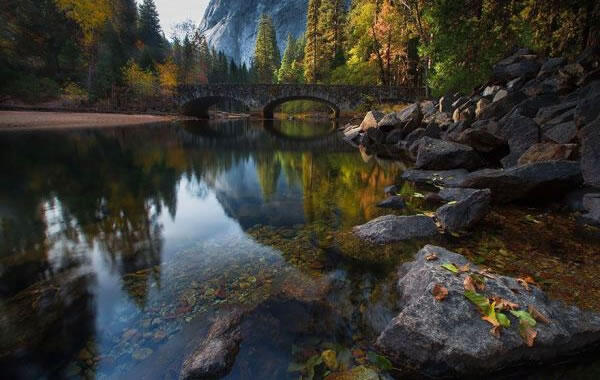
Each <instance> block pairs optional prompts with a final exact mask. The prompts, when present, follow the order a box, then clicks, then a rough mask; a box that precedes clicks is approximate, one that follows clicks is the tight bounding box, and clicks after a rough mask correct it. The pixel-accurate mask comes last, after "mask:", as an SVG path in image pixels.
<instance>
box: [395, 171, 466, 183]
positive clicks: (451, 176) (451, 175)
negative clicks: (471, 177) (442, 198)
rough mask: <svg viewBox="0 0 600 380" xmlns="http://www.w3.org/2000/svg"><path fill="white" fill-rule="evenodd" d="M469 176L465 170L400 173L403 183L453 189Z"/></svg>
mask: <svg viewBox="0 0 600 380" xmlns="http://www.w3.org/2000/svg"><path fill="white" fill-rule="evenodd" d="M468 174H469V172H468V171H466V170H465V169H455V170H419V169H408V170H405V171H404V173H402V179H403V180H405V181H409V182H413V183H419V184H435V185H440V186H445V187H455V186H458V185H459V184H461V183H462V182H463V181H464V179H465V178H466V177H467V175H468Z"/></svg>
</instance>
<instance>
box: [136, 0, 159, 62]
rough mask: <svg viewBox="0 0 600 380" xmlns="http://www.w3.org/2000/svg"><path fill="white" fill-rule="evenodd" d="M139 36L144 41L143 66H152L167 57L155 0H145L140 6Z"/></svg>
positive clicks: (141, 60)
mask: <svg viewBox="0 0 600 380" xmlns="http://www.w3.org/2000/svg"><path fill="white" fill-rule="evenodd" d="M138 37H139V40H140V41H141V42H142V43H143V51H142V58H141V59H140V63H141V66H142V68H144V69H146V68H150V67H152V65H153V63H154V62H161V63H162V62H163V61H164V59H165V44H164V38H163V34H162V30H161V28H160V21H159V19H158V11H157V10H156V4H154V0H143V2H142V4H140V7H139V25H138Z"/></svg>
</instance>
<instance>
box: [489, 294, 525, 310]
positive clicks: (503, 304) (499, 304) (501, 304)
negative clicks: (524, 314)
mask: <svg viewBox="0 0 600 380" xmlns="http://www.w3.org/2000/svg"><path fill="white" fill-rule="evenodd" d="M492 299H493V300H494V302H496V309H498V310H516V309H518V308H519V305H518V304H516V303H514V302H510V301H509V300H506V299H504V298H501V297H498V296H494V297H492Z"/></svg>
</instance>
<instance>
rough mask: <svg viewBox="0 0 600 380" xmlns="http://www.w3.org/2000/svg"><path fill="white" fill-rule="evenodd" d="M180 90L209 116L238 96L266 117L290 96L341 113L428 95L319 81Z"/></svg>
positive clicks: (198, 112) (181, 99)
mask: <svg viewBox="0 0 600 380" xmlns="http://www.w3.org/2000/svg"><path fill="white" fill-rule="evenodd" d="M178 93H179V95H178V100H177V101H178V103H179V106H181V107H182V108H183V112H184V113H185V114H187V115H192V116H198V117H203V118H207V117H208V108H209V107H210V106H212V105H215V104H217V103H219V102H221V101H228V100H234V101H236V102H239V103H241V104H244V105H245V106H246V107H247V108H248V110H249V111H251V112H257V113H260V114H262V116H263V117H264V118H265V119H272V118H273V111H274V110H275V108H276V107H277V106H278V105H280V104H283V103H285V102H288V101H290V100H314V101H318V102H322V103H325V104H327V105H328V106H329V107H330V108H331V110H332V111H333V113H334V114H335V116H336V117H337V116H339V113H340V112H341V111H351V110H353V109H355V108H356V107H357V106H358V105H360V104H361V103H363V102H365V101H367V100H370V101H378V102H386V101H395V102H414V101H415V100H416V99H417V98H419V97H422V96H424V90H423V89H420V88H406V87H383V86H346V85H339V86H338V85H318V84H317V85H314V84H283V85H270V84H239V85H237V84H210V85H200V86H184V87H180V88H179V91H178Z"/></svg>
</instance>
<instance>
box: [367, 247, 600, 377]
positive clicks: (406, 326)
mask: <svg viewBox="0 0 600 380" xmlns="http://www.w3.org/2000/svg"><path fill="white" fill-rule="evenodd" d="M432 255H435V256H436V257H437V259H436V260H431V257H432ZM446 263H454V264H455V265H456V266H459V267H460V266H464V265H467V264H470V269H469V272H468V273H461V274H458V275H455V274H453V273H451V272H450V271H448V270H446V269H444V268H442V266H441V265H442V264H446ZM479 269H480V268H478V267H477V266H475V265H473V264H471V263H469V261H468V260H467V259H466V258H465V257H464V256H461V255H459V254H457V253H453V252H450V251H447V250H445V249H443V248H440V247H435V246H431V245H427V246H425V247H424V248H423V249H421V250H420V251H419V253H418V254H417V256H416V259H415V261H413V262H411V263H408V264H405V265H403V266H402V267H401V269H400V270H399V271H398V275H399V281H398V292H399V298H400V308H401V312H400V313H399V314H398V315H397V316H396V317H395V318H394V319H392V321H391V322H390V323H389V324H388V326H387V327H386V328H385V330H384V331H383V332H382V333H381V335H379V338H378V339H377V343H376V344H377V347H378V349H379V350H380V351H381V352H382V353H384V354H385V355H387V356H388V357H389V358H390V359H391V360H392V362H393V363H394V364H396V365H398V366H401V365H402V366H408V367H411V368H414V369H415V370H417V371H420V372H421V373H423V374H424V375H426V376H432V377H467V376H474V377H481V376H482V375H483V374H485V373H491V372H497V371H500V370H505V369H506V368H510V367H517V366H522V365H530V364H541V363H545V362H552V361H554V360H556V359H558V358H559V357H561V356H563V355H568V354H572V353H575V352H578V351H580V350H583V349H586V348H589V347H590V346H591V345H594V344H597V343H598V342H600V316H599V315H598V314H592V313H588V312H583V311H581V310H579V309H578V308H576V307H569V306H565V305H564V304H562V303H560V302H557V301H553V300H550V299H549V298H548V297H547V296H546V295H545V294H544V292H542V291H541V290H540V289H538V288H537V287H535V286H533V285H528V288H529V291H528V290H526V289H525V288H524V287H523V286H522V285H520V284H519V283H518V282H517V280H516V279H515V278H512V277H505V276H496V275H494V276H491V277H492V278H488V277H486V278H485V289H484V290H479V292H480V293H481V294H482V295H484V296H485V297H493V296H496V297H500V298H502V299H504V300H507V301H509V302H512V303H515V304H516V305H517V306H513V307H515V308H516V309H517V310H528V308H529V307H533V308H534V309H535V310H536V311H537V312H539V313H540V314H541V316H540V315H538V316H537V318H536V319H537V320H538V321H537V323H536V325H535V326H534V327H531V328H530V330H529V331H530V332H531V331H535V333H536V334H537V335H536V336H535V338H534V340H533V342H532V345H531V346H528V344H526V342H525V341H524V339H523V338H522V337H521V336H520V333H519V326H520V323H519V320H518V319H517V318H516V317H515V316H514V315H513V314H511V313H510V312H508V311H504V312H503V313H504V315H506V316H507V318H508V319H509V320H510V326H509V327H505V328H501V329H500V330H499V335H498V336H497V337H496V336H494V335H492V333H491V331H490V329H491V327H492V325H491V324H490V323H488V322H486V321H484V320H483V319H482V318H481V313H480V311H479V310H478V308H477V307H476V306H475V305H474V304H473V303H471V302H470V301H469V300H468V299H467V298H466V297H465V289H464V281H465V278H466V276H467V275H469V274H470V273H473V272H478V271H479ZM440 285H441V286H443V287H445V288H446V289H447V291H448V294H447V296H446V297H445V299H443V300H442V301H439V300H437V299H436V297H434V295H433V294H432V293H433V292H434V288H435V287H436V286H438V287H439V286H440ZM544 319H545V321H542V320H544Z"/></svg>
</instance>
